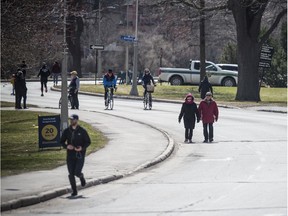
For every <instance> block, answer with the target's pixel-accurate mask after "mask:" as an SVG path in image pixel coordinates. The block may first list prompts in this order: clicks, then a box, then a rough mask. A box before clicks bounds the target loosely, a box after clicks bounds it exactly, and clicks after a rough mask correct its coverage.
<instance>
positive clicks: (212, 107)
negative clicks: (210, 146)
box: [198, 100, 219, 124]
mask: <svg viewBox="0 0 288 216" xmlns="http://www.w3.org/2000/svg"><path fill="white" fill-rule="evenodd" d="M198 110H199V114H200V117H201V120H202V122H203V123H205V124H207V123H213V122H214V119H215V120H216V121H217V120H218V114H219V112H218V106H217V104H216V102H215V101H214V100H211V101H210V103H208V101H206V100H202V101H201V102H200V104H199V107H198Z"/></svg>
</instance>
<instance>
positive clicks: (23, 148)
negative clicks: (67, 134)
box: [1, 110, 107, 176]
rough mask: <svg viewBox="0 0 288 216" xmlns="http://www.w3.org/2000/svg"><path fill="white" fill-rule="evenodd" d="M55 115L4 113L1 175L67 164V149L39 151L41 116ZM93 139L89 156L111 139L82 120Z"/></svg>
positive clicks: (18, 112)
mask: <svg viewBox="0 0 288 216" xmlns="http://www.w3.org/2000/svg"><path fill="white" fill-rule="evenodd" d="M39 114H40V115H55V114H52V113H40V112H31V111H29V112H27V111H20V110H17V111H14V110H2V111H1V176H8V175H15V174H20V173H24V172H29V171H38V170H49V169H53V168H56V167H57V166H60V165H64V164H65V162H66V150H64V149H62V150H60V149H59V148H49V149H45V150H43V151H39V148H38V126H37V125H38V115H39ZM80 125H82V126H83V127H84V128H85V129H86V130H87V132H88V134H89V136H90V138H91V141H92V143H91V145H90V146H89V148H88V149H87V154H90V153H92V152H95V151H97V150H98V149H100V148H102V147H104V145H105V144H106V143H107V139H106V138H105V137H104V135H103V134H102V133H101V132H100V131H98V130H96V129H95V128H93V127H92V126H91V125H89V124H87V123H85V122H82V121H80Z"/></svg>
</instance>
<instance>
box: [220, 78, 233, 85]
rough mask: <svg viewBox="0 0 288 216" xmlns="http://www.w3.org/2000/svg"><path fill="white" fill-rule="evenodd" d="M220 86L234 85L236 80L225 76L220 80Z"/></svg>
mask: <svg viewBox="0 0 288 216" xmlns="http://www.w3.org/2000/svg"><path fill="white" fill-rule="evenodd" d="M222 86H226V87H232V86H236V82H235V80H234V79H233V78H231V77H226V78H224V79H223V81H222Z"/></svg>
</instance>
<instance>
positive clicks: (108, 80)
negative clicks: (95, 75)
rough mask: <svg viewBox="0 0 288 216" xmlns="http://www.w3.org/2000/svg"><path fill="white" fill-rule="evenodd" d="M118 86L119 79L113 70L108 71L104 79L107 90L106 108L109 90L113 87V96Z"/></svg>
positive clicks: (105, 96) (105, 97)
mask: <svg viewBox="0 0 288 216" xmlns="http://www.w3.org/2000/svg"><path fill="white" fill-rule="evenodd" d="M116 84H117V79H116V77H115V75H114V73H113V71H112V69H109V70H108V73H106V74H105V76H104V77H103V85H104V89H105V95H104V100H105V106H107V100H106V99H107V94H108V88H111V87H113V89H111V94H112V95H113V94H114V89H116Z"/></svg>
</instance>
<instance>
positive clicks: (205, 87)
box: [198, 76, 213, 100]
mask: <svg viewBox="0 0 288 216" xmlns="http://www.w3.org/2000/svg"><path fill="white" fill-rule="evenodd" d="M198 92H200V94H201V99H202V100H203V99H204V98H205V97H206V92H211V93H212V95H213V88H212V85H211V83H210V82H209V80H208V77H207V76H205V77H204V79H203V80H202V81H201V83H200V85H199V89H198Z"/></svg>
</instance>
